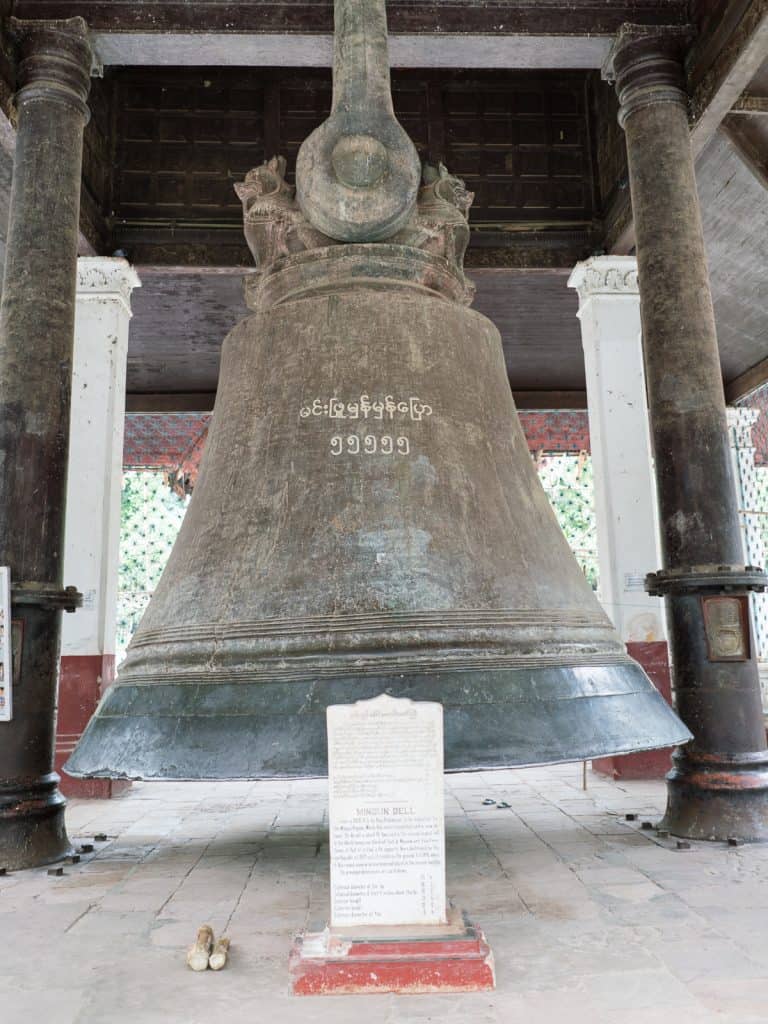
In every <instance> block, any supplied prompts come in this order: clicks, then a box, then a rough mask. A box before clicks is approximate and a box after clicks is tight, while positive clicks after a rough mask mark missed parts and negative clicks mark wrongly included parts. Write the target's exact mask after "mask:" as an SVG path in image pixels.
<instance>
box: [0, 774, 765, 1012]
mask: <svg viewBox="0 0 768 1024" xmlns="http://www.w3.org/2000/svg"><path fill="white" fill-rule="evenodd" d="M588 787H589V788H588V789H587V791H586V792H584V791H583V790H582V788H581V766H578V765H568V766H558V767H555V768H544V769H542V768H538V769H527V770H524V771H504V772H494V773H486V774H474V775H459V776H452V777H448V778H447V780H446V814H447V833H448V892H449V895H450V897H451V898H452V899H453V901H454V902H455V903H456V904H457V905H458V906H460V907H463V908H465V909H466V910H467V911H468V912H469V913H470V915H471V916H472V917H473V918H474V920H475V921H476V922H477V923H478V924H480V925H481V926H482V927H483V928H484V930H485V933H486V936H487V938H488V940H489V942H490V944H491V946H492V948H493V950H494V954H495V958H496V969H497V983H498V987H497V990H496V991H495V992H488V993H477V994H469V995H444V996H433V995H429V996H395V995H382V996H341V997H338V996H337V997H324V998H303V999H302V998H297V997H293V996H291V995H290V994H289V992H288V975H287V966H286V961H287V955H288V951H289V947H290V943H291V937H292V935H293V934H294V933H295V932H296V931H299V930H301V929H302V928H303V927H305V925H306V924H307V923H308V922H310V923H313V922H323V921H324V919H325V917H326V914H327V902H328V846H327V833H326V830H325V826H324V821H325V815H326V795H327V786H326V783H325V782H323V781H310V782H294V783H287V784H286V783H263V782H262V783H205V784H195V783H186V784H169V783H152V784H139V785H135V786H134V787H132V789H131V791H130V792H128V793H127V794H126V795H125V796H123V797H121V798H119V799H116V800H112V801H72V803H71V806H70V809H69V828H70V834H71V836H72V837H74V838H76V840H77V841H79V842H81V843H82V842H93V836H94V834H95V833H100V832H104V833H106V834H107V836H108V839H107V841H105V842H99V843H96V849H95V852H94V853H93V854H87V855H84V856H83V858H82V860H81V862H80V863H79V864H76V865H70V866H67V867H66V868H65V873H64V875H63V876H62V877H50V876H49V875H48V874H47V871H46V869H40V870H35V871H28V872H18V873H16V874H13V875H9V876H8V877H5V878H0V927H2V932H1V933H0V934H2V935H3V937H4V940H5V941H4V942H3V954H2V960H1V961H0V962H1V963H2V969H1V970H0V1021H2V1024H22V1022H24V1024H37V1022H38V1021H40V1022H45V1024H75V1022H77V1024H97V1022H98V1024H107V1022H109V1024H116V1022H117V1024H121V1022H130V1024H176V1022H179V1024H182V1022H183V1024H203V1022H204V1024H220V1022H226V1024H240V1022H247V1024H258V1022H260V1021H266V1022H270V1024H294V1022H296V1024H298V1022H301V1024H312V1022H323V1024H325V1022H328V1024H347V1022H350V1024H352V1022H355V1024H359V1022H360V1021H361V1020H364V1021H365V1024H396V1022H399V1021H414V1022H421V1024H425V1022H428V1021H434V1022H436V1024H437V1022H440V1024H442V1022H458V1021H460V1020H461V1021H465V1020H472V1021H473V1022H475V1024H518V1022H525V1024H531V1022H535V1024H549V1022H553V1024H554V1022H557V1024H561V1022H562V1024H580V1022H582V1021H583V1022H589V1024H617V1022H620V1024H662V1022H664V1024H667V1022H676V1024H677V1022H685V1024H715V1022H720V1024H751V1022H754V1021H768V942H766V939H767V938H768V922H767V921H766V915H767V914H768V847H757V846H752V847H746V846H742V847H738V848H736V849H729V848H727V847H725V846H723V845H719V844H718V845H706V844H692V846H693V848H692V849H691V850H684V851H678V850H676V849H674V841H673V842H672V843H669V842H668V843H667V844H666V845H663V844H662V843H661V841H659V840H657V838H656V837H655V835H654V834H653V833H648V832H642V831H641V830H640V828H639V825H640V820H642V818H643V817H647V818H652V819H654V820H655V819H656V818H657V817H658V814H659V812H660V810H661V809H662V807H663V802H664V787H663V784H662V783H621V784H616V783H613V782H609V781H606V780H604V779H602V778H601V777H599V776H596V775H593V774H592V773H589V775H588ZM484 799H494V800H496V801H497V804H496V805H493V806H484V805H483V800H484ZM501 801H505V802H507V803H509V804H510V805H511V807H510V808H499V806H498V804H499V803H500V802H501ZM627 812H635V813H637V814H638V815H639V819H640V820H638V822H636V823H627V822H626V821H625V820H624V815H625V814H626V813H627ZM202 923H210V924H211V925H212V926H213V928H214V930H215V931H216V933H217V934H219V933H220V932H222V931H223V930H224V929H226V931H227V932H228V934H229V935H230V936H231V939H232V954H231V960H230V963H229V964H228V966H227V967H226V968H225V969H224V970H223V971H221V972H219V973H214V972H211V971H206V972H205V973H201V974H194V973H192V972H191V971H190V970H189V969H188V968H187V967H186V965H185V959H184V958H185V951H186V947H187V946H188V945H189V943H190V942H191V941H192V939H193V938H194V935H195V931H196V928H197V927H198V925H200V924H202Z"/></svg>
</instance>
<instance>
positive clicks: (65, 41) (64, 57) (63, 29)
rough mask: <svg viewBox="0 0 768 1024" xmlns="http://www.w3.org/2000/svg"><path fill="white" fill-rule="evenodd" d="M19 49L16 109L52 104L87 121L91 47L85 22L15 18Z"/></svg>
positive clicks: (13, 33) (14, 35) (13, 31)
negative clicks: (36, 102)
mask: <svg viewBox="0 0 768 1024" xmlns="http://www.w3.org/2000/svg"><path fill="white" fill-rule="evenodd" d="M10 30H11V38H12V40H13V42H14V44H15V47H16V58H17V85H18V91H17V93H16V105H17V106H18V107H20V106H22V105H23V104H24V103H27V102H29V101H30V100H40V99H43V100H49V101H51V100H52V101H55V102H58V103H66V104H68V105H69V106H71V107H74V108H75V109H76V110H77V111H78V112H79V113H81V114H82V115H83V117H84V118H85V119H86V120H87V119H88V116H89V113H88V106H87V104H86V99H87V97H88V90H89V88H90V85H91V63H92V59H93V58H92V53H91V44H90V41H89V38H88V26H87V25H86V23H85V21H84V20H83V19H82V18H64V19H61V20H56V21H28V20H23V19H20V18H11V22H10Z"/></svg>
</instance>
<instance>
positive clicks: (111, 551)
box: [57, 256, 141, 792]
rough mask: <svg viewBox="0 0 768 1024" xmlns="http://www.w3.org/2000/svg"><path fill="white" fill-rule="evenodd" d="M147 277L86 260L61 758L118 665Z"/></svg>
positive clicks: (78, 331) (79, 319)
mask: <svg viewBox="0 0 768 1024" xmlns="http://www.w3.org/2000/svg"><path fill="white" fill-rule="evenodd" d="M140 283H141V282H140V281H139V278H138V275H137V274H136V271H135V270H134V269H133V267H131V266H130V264H129V263H128V262H127V261H126V260H124V259H112V258H107V257H99V256H84V257H81V258H80V259H78V261H77V304H76V310H75V345H74V358H73V373H72V410H71V421H70V432H69V445H70V454H69V477H68V482H67V511H66V532H65V544H64V579H65V580H66V581H67V582H68V583H71V584H73V585H74V586H77V588H78V590H80V591H81V592H82V594H83V607H82V608H81V609H79V610H78V611H77V612H75V613H74V614H72V615H65V616H64V621H63V624H62V638H61V676H60V684H59V713H58V730H57V733H58V735H57V766H58V764H59V763H61V762H62V761H64V760H66V756H67V754H68V753H69V752H70V751H71V749H72V747H73V746H74V744H75V742H76V741H77V739H78V738H79V735H80V733H81V732H82V729H83V728H84V727H85V724H86V723H87V721H88V719H89V717H90V715H91V713H92V712H93V710H94V709H95V707H96V704H97V703H98V701H99V698H100V696H101V692H102V689H103V687H104V686H106V685H108V684H109V683H110V682H111V680H112V677H113V674H114V660H115V631H116V619H117V572H118V559H119V548H120V493H121V486H122V471H123V429H124V420H125V378H126V363H127V357H128V323H129V320H130V318H131V292H132V290H133V289H134V288H136V287H138V286H139V285H140ZM65 781H66V779H65ZM69 784H70V790H69V791H70V792H73V791H74V790H73V789H72V783H71V780H69Z"/></svg>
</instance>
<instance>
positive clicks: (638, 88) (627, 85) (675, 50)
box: [602, 23, 691, 127]
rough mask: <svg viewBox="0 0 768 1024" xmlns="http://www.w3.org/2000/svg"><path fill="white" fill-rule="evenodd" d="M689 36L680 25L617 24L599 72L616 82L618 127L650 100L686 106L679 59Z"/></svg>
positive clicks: (681, 64)
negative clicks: (611, 42) (619, 25)
mask: <svg viewBox="0 0 768 1024" xmlns="http://www.w3.org/2000/svg"><path fill="white" fill-rule="evenodd" d="M690 40H691V33H690V30H689V29H688V28H686V27H684V26H680V25H660V26H649V25H632V24H629V23H625V24H624V25H622V26H621V28H620V29H619V32H618V35H617V36H616V38H615V40H614V42H613V46H612V47H611V49H610V51H609V53H608V56H607V57H606V60H605V63H604V64H603V69H602V74H603V78H604V79H605V80H606V81H608V82H613V83H614V84H615V85H616V92H617V93H618V97H619V103H620V109H619V124H620V125H621V126H622V127H623V126H624V122H625V121H626V119H627V118H628V117H629V116H630V115H631V114H633V113H635V111H637V110H640V109H641V108H643V107H647V106H650V105H651V104H654V103H676V104H678V105H679V106H682V107H683V108H684V109H685V110H687V109H688V94H687V93H686V90H685V72H684V70H683V63H682V62H683V57H684V56H685V50H686V47H687V45H688V43H689V42H690Z"/></svg>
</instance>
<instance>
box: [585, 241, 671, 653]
mask: <svg viewBox="0 0 768 1024" xmlns="http://www.w3.org/2000/svg"><path fill="white" fill-rule="evenodd" d="M568 285H569V287H571V288H575V289H576V290H577V292H578V296H579V312H578V317H579V320H580V321H581V338H582V343H583V346H584V365H585V370H586V380H587V405H588V409H589V434H590V440H591V448H592V460H593V465H594V476H595V515H596V521H597V547H598V559H599V568H600V588H599V591H600V598H601V600H602V603H603V606H604V608H605V610H606V611H607V613H608V615H609V616H610V617H611V620H612V622H613V624H614V625H615V627H616V629H617V630H618V632H619V635H620V636H621V638H622V640H624V642H625V643H656V642H659V641H664V639H665V632H664V615H663V611H662V603H661V600H660V599H659V598H656V597H649V596H648V595H647V594H646V593H645V590H644V587H643V581H644V578H645V574H646V573H647V572H653V571H655V570H656V569H657V568H658V567H659V566H660V565H661V558H660V553H659V541H658V528H657V511H656V491H655V481H654V478H653V463H652V459H651V442H650V433H649V427H648V411H647V404H646V395H645V373H644V368H643V353H642V345H641V327H640V296H639V293H638V289H637V262H636V261H635V259H634V258H633V257H631V256H595V257H593V258H592V259H589V260H585V261H584V262H583V263H578V264H577V265H576V267H575V268H574V270H573V272H572V274H571V276H570V279H569V281H568Z"/></svg>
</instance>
